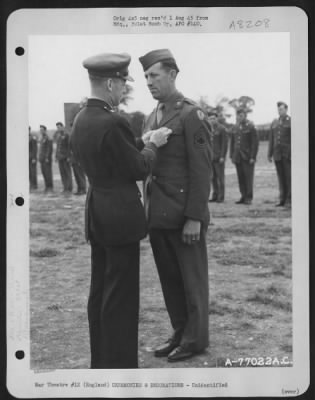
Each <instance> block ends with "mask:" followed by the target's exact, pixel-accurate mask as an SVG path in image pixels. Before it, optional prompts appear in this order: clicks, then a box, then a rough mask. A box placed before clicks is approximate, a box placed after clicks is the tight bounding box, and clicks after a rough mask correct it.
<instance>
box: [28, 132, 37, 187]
mask: <svg viewBox="0 0 315 400" xmlns="http://www.w3.org/2000/svg"><path fill="white" fill-rule="evenodd" d="M28 137H29V139H28V144H29V162H28V166H29V180H30V190H36V189H37V187H38V186H37V137H36V136H35V135H32V133H31V127H30V126H29V127H28Z"/></svg>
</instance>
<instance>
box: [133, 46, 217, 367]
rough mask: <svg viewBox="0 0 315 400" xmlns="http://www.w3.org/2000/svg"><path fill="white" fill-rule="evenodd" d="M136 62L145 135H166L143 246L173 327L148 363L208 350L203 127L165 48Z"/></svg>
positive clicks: (149, 193) (149, 192)
mask: <svg viewBox="0 0 315 400" xmlns="http://www.w3.org/2000/svg"><path fill="white" fill-rule="evenodd" d="M140 63H141V64H142V67H143V70H144V76H145V79H146V83H147V86H148V89H149V91H150V93H151V95H152V97H153V98H154V99H155V100H157V106H156V108H155V109H154V110H153V111H152V113H151V114H150V115H149V117H148V118H147V120H146V123H145V127H144V132H145V135H148V133H147V132H150V131H151V130H154V129H158V128H160V127H167V128H170V129H171V130H172V134H171V135H170V137H169V141H168V143H167V145H166V146H164V147H161V148H159V149H158V150H157V154H156V162H155V164H154V165H153V169H152V175H151V177H150V178H149V179H148V180H147V181H146V185H145V194H146V210H147V217H148V224H149V235H150V242H151V246H152V250H153V255H154V259H155V263H156V266H157V270H158V273H159V278H160V281H161V286H162V291H163V295H164V300H165V304H166V308H167V311H168V314H169V317H170V322H171V325H172V328H173V332H172V334H171V335H170V337H169V339H167V340H166V342H165V343H163V344H161V346H160V347H159V348H157V349H156V350H155V356H156V357H166V359H167V361H169V362H176V361H182V360H185V359H188V358H190V357H192V356H194V355H196V354H198V353H200V352H202V351H203V350H204V349H206V348H207V346H208V344H209V332H208V302H209V293H208V258H207V248H206V230H207V227H208V224H209V210H208V199H209V191H210V175H211V148H210V127H209V125H208V122H207V120H206V116H205V114H204V112H203V111H202V110H201V109H200V107H198V106H197V105H196V104H195V103H194V102H193V101H192V100H190V99H188V98H187V97H185V96H184V95H183V94H181V93H180V92H179V91H178V90H177V89H176V77H177V74H178V72H179V68H178V66H177V63H176V61H175V58H174V56H173V55H172V53H171V52H170V51H169V50H168V49H160V50H153V51H151V52H149V53H147V54H146V55H144V56H143V57H140Z"/></svg>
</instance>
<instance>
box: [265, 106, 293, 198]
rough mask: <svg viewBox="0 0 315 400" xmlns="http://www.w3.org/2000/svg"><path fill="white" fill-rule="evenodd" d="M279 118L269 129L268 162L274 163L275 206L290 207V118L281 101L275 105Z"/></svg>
mask: <svg viewBox="0 0 315 400" xmlns="http://www.w3.org/2000/svg"><path fill="white" fill-rule="evenodd" d="M277 106H278V113H279V118H278V119H275V120H274V121H273V122H272V124H271V127H270V135H269V148H268V160H269V161H270V162H272V158H273V159H274V161H275V165H276V170H277V175H278V182H279V192H280V199H279V203H277V204H276V206H284V205H288V206H290V205H291V118H290V117H289V116H288V115H287V112H288V106H287V104H286V103H284V102H283V101H279V102H278V103H277Z"/></svg>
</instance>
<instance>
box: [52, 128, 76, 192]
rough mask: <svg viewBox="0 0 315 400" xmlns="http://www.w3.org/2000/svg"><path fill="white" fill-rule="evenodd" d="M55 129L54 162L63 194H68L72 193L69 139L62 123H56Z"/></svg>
mask: <svg viewBox="0 0 315 400" xmlns="http://www.w3.org/2000/svg"><path fill="white" fill-rule="evenodd" d="M56 127H57V132H58V134H57V148H56V161H58V165H59V171H60V176H61V182H62V185H63V193H65V194H68V193H71V192H72V174H71V164H70V158H71V154H70V138H69V134H68V133H67V132H65V128H64V126H63V123H62V122H57V123H56Z"/></svg>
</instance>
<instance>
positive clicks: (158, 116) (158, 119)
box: [156, 103, 165, 125]
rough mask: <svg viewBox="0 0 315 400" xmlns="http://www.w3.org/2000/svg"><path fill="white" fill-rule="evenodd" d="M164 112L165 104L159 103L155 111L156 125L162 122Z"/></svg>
mask: <svg viewBox="0 0 315 400" xmlns="http://www.w3.org/2000/svg"><path fill="white" fill-rule="evenodd" d="M164 110H165V104H163V103H159V105H158V106H157V110H156V122H157V124H158V125H159V124H160V122H161V121H162V118H163V113H164Z"/></svg>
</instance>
